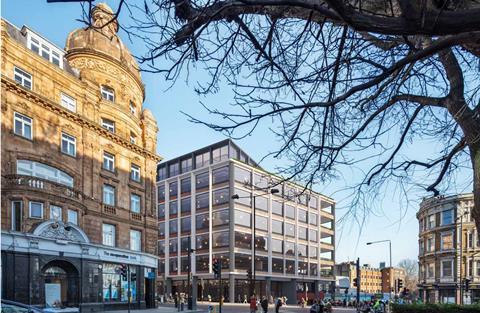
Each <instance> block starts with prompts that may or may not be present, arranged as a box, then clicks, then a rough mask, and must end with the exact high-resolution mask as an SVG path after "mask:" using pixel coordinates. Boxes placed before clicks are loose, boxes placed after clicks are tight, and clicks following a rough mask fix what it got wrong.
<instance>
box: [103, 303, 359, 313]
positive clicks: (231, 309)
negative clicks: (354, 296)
mask: <svg viewBox="0 0 480 313" xmlns="http://www.w3.org/2000/svg"><path fill="white" fill-rule="evenodd" d="M210 304H211V305H213V306H214V307H218V303H209V302H199V303H197V310H195V311H190V310H186V306H185V310H184V311H181V313H206V312H208V306H209V305H210ZM309 311H310V307H305V308H302V307H300V306H298V305H286V306H282V307H281V308H280V313H309ZM108 312H109V313H127V310H122V311H108ZM130 312H131V313H178V312H179V311H178V309H177V308H175V307H174V305H173V304H161V305H159V306H158V308H156V309H146V310H131V311H130ZM214 312H216V313H218V310H217V311H214ZM274 312H275V308H274V306H273V305H270V306H269V308H268V313H274ZM354 312H355V309H353V308H337V307H334V308H333V313H354ZM222 313H250V308H249V305H248V304H243V303H225V304H224V305H223V306H222ZM257 313H261V311H257Z"/></svg>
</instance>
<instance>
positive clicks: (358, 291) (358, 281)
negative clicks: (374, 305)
mask: <svg viewBox="0 0 480 313" xmlns="http://www.w3.org/2000/svg"><path fill="white" fill-rule="evenodd" d="M356 268H357V270H356V272H357V311H358V308H359V307H360V306H359V305H360V258H357V266H356Z"/></svg>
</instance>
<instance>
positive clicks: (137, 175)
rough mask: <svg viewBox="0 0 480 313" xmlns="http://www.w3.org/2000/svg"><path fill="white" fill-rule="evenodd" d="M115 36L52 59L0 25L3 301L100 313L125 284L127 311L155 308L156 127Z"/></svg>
mask: <svg viewBox="0 0 480 313" xmlns="http://www.w3.org/2000/svg"><path fill="white" fill-rule="evenodd" d="M92 16H93V22H94V24H95V26H102V25H104V24H105V23H106V22H107V21H109V20H110V19H111V17H112V11H111V9H110V8H109V7H108V6H106V5H105V4H99V5H97V6H96V7H95V8H94V9H93V12H92ZM117 30H118V24H117V21H114V22H112V23H108V25H107V26H105V27H103V28H100V29H83V28H82V29H77V30H75V31H73V32H71V33H70V34H69V36H68V38H67V41H66V48H65V49H61V48H59V47H57V46H55V45H54V44H52V43H51V42H49V41H48V40H47V39H46V38H44V37H42V36H41V35H39V34H38V33H36V32H35V31H34V30H32V29H30V28H28V27H26V26H24V27H22V28H21V29H19V28H17V27H16V26H14V25H12V24H11V23H9V22H8V21H6V20H3V19H2V21H1V37H2V65H1V66H2V74H1V80H2V90H1V96H2V97H1V98H2V100H1V101H2V102H1V110H2V134H1V141H2V142H1V143H2V145H1V149H2V151H1V156H2V161H1V162H2V163H1V165H2V169H1V175H2V186H1V188H2V189H1V193H2V194H1V195H2V199H1V210H2V212H1V213H2V224H1V229H2V285H3V288H2V299H11V300H15V301H19V302H24V303H29V304H33V305H38V306H67V307H71V308H80V309H81V308H83V309H87V307H88V310H90V309H92V310H102V311H103V310H106V309H113V308H119V307H125V306H126V303H127V292H126V286H127V285H128V283H129V282H130V285H131V288H132V301H133V306H134V307H149V306H153V305H154V294H155V293H154V289H155V288H154V285H155V280H154V278H155V272H156V268H157V265H158V262H157V257H156V242H157V237H158V231H157V217H156V208H155V200H154V199H155V176H156V165H157V163H158V161H159V160H160V157H159V156H158V155H157V154H156V135H157V124H156V121H155V119H154V117H153V116H152V113H151V112H149V111H148V110H145V109H142V103H143V100H144V98H145V90H144V87H143V84H142V81H141V77H140V73H139V71H138V66H137V64H136V62H135V60H134V59H133V57H132V56H131V55H130V53H129V51H128V49H127V48H126V47H125V46H124V45H123V43H122V41H121V40H120V38H119V37H118V36H117ZM123 264H125V266H128V268H129V270H130V272H131V273H135V274H134V275H131V276H129V278H127V277H124V276H122V275H120V269H121V267H122V266H123Z"/></svg>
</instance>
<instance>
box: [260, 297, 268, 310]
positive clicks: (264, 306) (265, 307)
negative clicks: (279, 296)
mask: <svg viewBox="0 0 480 313" xmlns="http://www.w3.org/2000/svg"><path fill="white" fill-rule="evenodd" d="M260 306H261V307H262V310H263V313H267V312H268V300H267V297H265V296H263V298H262V301H260Z"/></svg>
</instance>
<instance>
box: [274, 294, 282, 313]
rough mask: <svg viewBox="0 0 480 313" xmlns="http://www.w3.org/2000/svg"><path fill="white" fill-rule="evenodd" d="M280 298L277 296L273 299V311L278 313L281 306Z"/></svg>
mask: <svg viewBox="0 0 480 313" xmlns="http://www.w3.org/2000/svg"><path fill="white" fill-rule="evenodd" d="M282 302H283V300H282V298H280V297H278V298H277V301H275V313H279V312H278V311H279V310H280V307H281V306H282Z"/></svg>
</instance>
